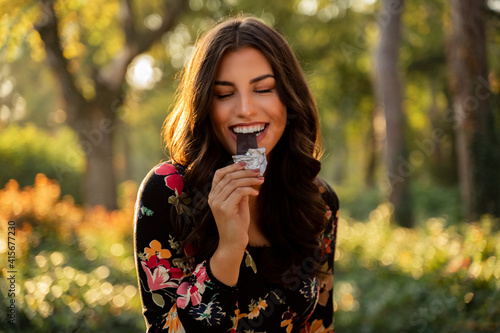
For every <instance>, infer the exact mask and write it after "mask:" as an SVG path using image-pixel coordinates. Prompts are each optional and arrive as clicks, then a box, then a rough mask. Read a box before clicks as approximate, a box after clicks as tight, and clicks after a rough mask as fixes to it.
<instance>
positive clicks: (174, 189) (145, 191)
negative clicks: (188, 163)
mask: <svg viewBox="0 0 500 333" xmlns="http://www.w3.org/2000/svg"><path fill="white" fill-rule="evenodd" d="M182 174H183V168H182V167H180V166H178V165H174V164H172V163H169V162H163V163H160V164H157V165H156V166H154V167H153V168H152V169H151V170H150V171H149V172H148V174H147V175H146V177H144V180H143V181H142V183H141V186H140V189H139V195H140V196H141V197H150V196H152V197H156V198H158V196H159V195H160V196H165V195H175V196H180V195H181V194H182V192H183V190H184V179H183V176H182Z"/></svg>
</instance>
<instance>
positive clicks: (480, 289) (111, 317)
mask: <svg viewBox="0 0 500 333" xmlns="http://www.w3.org/2000/svg"><path fill="white" fill-rule="evenodd" d="M119 192H120V200H119V202H120V209H119V210H116V211H113V212H107V211H106V210H104V209H103V208H100V207H97V208H94V209H91V210H84V209H82V208H81V207H80V206H78V205H75V203H74V200H73V199H72V197H70V196H63V197H62V198H61V190H60V187H59V184H58V183H57V182H56V181H53V180H49V179H48V178H47V177H46V176H44V175H42V174H38V175H37V176H36V178H35V184H34V186H28V187H25V188H24V189H21V188H20V187H19V185H18V183H17V182H16V181H14V180H10V181H9V182H8V183H7V184H6V186H5V188H3V189H1V190H0V231H1V234H2V235H5V234H6V233H7V226H8V221H10V220H12V221H15V222H16V229H17V230H16V262H15V264H16V270H17V275H16V278H17V281H16V283H17V286H16V292H17V293H18V294H17V295H16V302H17V318H16V319H17V320H16V321H17V328H16V329H17V331H18V332H42V333H43V332H95V331H99V332H104V331H107V332H120V333H127V332H143V331H144V329H145V326H144V320H143V318H142V315H141V305H140V298H139V291H138V288H137V279H136V273H135V268H134V255H133V240H132V237H133V225H132V221H133V205H134V201H135V195H136V192H137V186H136V184H135V183H133V182H125V183H123V184H121V186H120V189H119ZM390 212H391V210H390V206H388V205H386V204H384V205H380V206H378V207H377V208H376V209H375V210H373V211H372V212H371V213H370V215H369V217H368V218H367V221H366V222H360V221H358V220H355V219H351V218H347V217H345V216H344V215H343V214H341V219H340V221H339V229H338V243H337V244H338V246H337V251H336V254H335V257H336V266H335V279H336V281H335V292H334V301H335V302H334V306H335V311H336V314H335V318H336V330H337V331H338V332H353V333H356V332H360V333H361V332H398V333H404V332H406V333H410V332H431V333H432V332H447V333H449V332H498V331H500V325H499V322H498V318H499V317H500V308H499V307H498V304H500V293H499V290H500V282H499V281H500V260H499V258H500V232H499V231H498V225H499V221H498V220H493V219H491V218H489V217H484V218H483V219H482V220H481V221H479V222H477V223H471V224H454V225H448V223H447V220H445V219H444V218H441V217H440V218H431V219H428V220H427V221H424V222H421V223H419V225H420V226H419V227H418V228H415V229H405V228H401V227H397V226H394V225H392V224H390V223H389V215H390ZM6 252H7V242H6V237H2V238H1V239H0V257H1V264H2V266H1V267H2V278H1V279H0V291H1V293H2V297H0V315H1V316H2V317H3V318H6V314H5V311H6V309H7V302H9V300H10V298H9V297H7V289H8V286H7V279H6V276H5V275H6V274H7V269H6V267H8V266H7V254H6ZM3 331H5V332H10V331H14V330H13V327H12V326H10V325H8V324H7V322H6V320H2V321H0V332H3Z"/></svg>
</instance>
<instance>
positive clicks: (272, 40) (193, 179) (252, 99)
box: [135, 17, 338, 333]
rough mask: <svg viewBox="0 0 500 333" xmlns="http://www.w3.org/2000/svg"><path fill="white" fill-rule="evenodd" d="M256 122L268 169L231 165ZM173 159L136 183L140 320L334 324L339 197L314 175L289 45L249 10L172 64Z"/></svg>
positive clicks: (159, 325)
mask: <svg viewBox="0 0 500 333" xmlns="http://www.w3.org/2000/svg"><path fill="white" fill-rule="evenodd" d="M242 132H254V133H255V135H256V141H257V145H258V147H259V148H265V154H266V158H267V161H268V167H267V170H266V171H265V173H264V175H263V176H262V175H260V173H261V171H260V170H259V169H256V170H252V169H245V163H242V162H239V163H233V161H232V159H231V156H232V155H235V154H236V148H237V147H236V145H237V137H239V134H237V133H242ZM163 134H164V137H165V141H166V144H167V148H168V150H169V155H170V158H171V161H170V162H168V163H163V164H160V165H158V166H157V167H155V168H154V169H153V170H151V172H150V173H149V174H148V176H147V177H146V178H145V180H144V181H143V183H142V185H141V189H140V190H139V195H138V200H137V205H136V217H135V227H136V234H135V237H136V244H135V246H136V258H137V270H138V275H139V285H140V288H141V296H142V302H143V307H144V316H145V317H146V322H147V326H148V331H150V332H160V331H161V332H288V333H290V332H333V301H332V289H333V254H334V250H335V235H336V225H337V216H338V199H337V196H336V195H335V193H334V192H333V190H332V189H331V188H330V187H329V186H328V185H327V184H326V183H324V182H323V181H321V180H320V179H319V178H318V177H317V175H318V173H319V171H320V167H321V164H320V162H319V161H318V159H317V158H318V155H319V124H318V112H317V109H316V105H315V102H314V99H313V97H312V95H311V93H310V90H309V88H308V86H307V84H306V82H305V79H304V76H303V73H302V70H301V68H300V66H299V64H298V62H297V60H296V58H295V56H294V54H293V52H292V51H291V49H290V47H289V45H288V44H287V43H286V41H285V40H284V39H283V37H282V36H280V35H279V34H278V33H277V32H276V31H275V30H274V29H272V28H270V27H268V26H267V25H265V24H264V23H262V22H260V21H259V20H257V19H255V18H250V17H245V18H243V17H237V18H232V19H229V20H227V21H225V22H223V23H220V24H218V25H217V26H216V27H214V28H213V29H212V30H211V31H209V32H208V33H207V34H206V35H205V36H204V37H203V38H202V39H201V40H200V41H199V42H198V43H197V47H196V50H195V52H194V54H193V56H192V58H191V60H190V62H189V63H188V65H187V66H186V68H185V69H184V72H183V73H182V80H181V85H180V87H179V90H178V94H177V101H176V104H175V106H174V108H173V110H172V112H171V114H170V115H169V116H168V118H167V120H166V122H165V126H164V133H163Z"/></svg>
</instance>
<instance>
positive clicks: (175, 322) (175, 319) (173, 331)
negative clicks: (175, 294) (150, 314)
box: [163, 303, 186, 333]
mask: <svg viewBox="0 0 500 333" xmlns="http://www.w3.org/2000/svg"><path fill="white" fill-rule="evenodd" d="M163 328H164V329H166V328H168V332H169V333H186V331H185V330H184V327H183V326H182V323H181V320H180V319H179V314H178V313H177V305H176V304H175V303H174V306H172V309H170V312H169V313H168V315H167V318H166V322H165V325H164V326H163Z"/></svg>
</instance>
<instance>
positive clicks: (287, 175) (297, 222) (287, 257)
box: [163, 16, 326, 284]
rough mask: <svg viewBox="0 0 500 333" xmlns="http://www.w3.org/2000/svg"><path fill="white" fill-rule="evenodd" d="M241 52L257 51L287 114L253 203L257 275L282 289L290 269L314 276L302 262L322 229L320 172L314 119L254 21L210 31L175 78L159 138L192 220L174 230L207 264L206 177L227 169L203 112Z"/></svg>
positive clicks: (287, 63) (213, 232) (285, 63)
mask: <svg viewBox="0 0 500 333" xmlns="http://www.w3.org/2000/svg"><path fill="white" fill-rule="evenodd" d="M245 47H253V48H255V49H257V50H259V51H260V52H262V53H263V54H264V56H265V57H266V58H267V60H268V61H269V63H270V65H271V67H272V70H273V74H274V76H275V78H276V89H277V92H278V94H279V97H280V99H281V101H282V102H283V103H284V104H285V105H286V107H287V120H288V121H287V126H286V129H285V131H284V133H283V135H282V137H281V139H280V140H279V142H278V143H277V145H276V147H274V149H273V154H272V156H271V158H270V161H268V162H269V164H268V168H267V172H266V180H265V181H264V183H263V185H262V187H261V189H260V194H259V196H258V198H257V209H259V221H258V223H260V227H261V230H262V231H263V233H264V235H265V237H266V238H267V239H268V240H269V241H270V242H271V247H269V248H266V249H265V251H266V255H265V256H263V258H264V260H263V261H262V262H261V263H259V265H260V271H261V272H262V273H263V274H264V276H266V278H267V279H268V280H269V281H272V282H277V283H282V284H285V283H284V281H283V274H284V272H286V271H287V270H288V271H290V269H291V268H292V267H295V270H294V271H295V272H296V273H297V272H299V271H297V268H298V269H299V270H300V272H301V273H297V274H306V275H307V276H313V275H317V274H318V272H319V267H318V265H316V266H315V265H313V267H310V264H311V260H310V259H311V258H315V257H317V252H315V251H317V249H318V240H317V237H318V235H319V233H320V232H321V231H322V230H323V229H324V227H325V223H326V221H325V215H324V214H325V203H324V202H323V200H322V198H321V194H320V193H319V189H318V186H317V185H316V183H315V180H316V177H317V175H318V173H319V171H320V168H321V163H320V161H319V155H320V152H321V147H320V140H319V137H320V136H319V118H318V110H317V107H316V103H315V101H314V98H313V96H312V94H311V92H310V90H309V87H308V85H307V83H306V80H305V78H304V74H303V72H302V69H301V67H300V65H299V63H298V61H297V59H296V57H295V55H294V53H293V51H292V49H291V48H290V46H289V44H288V43H287V42H286V40H285V39H284V38H283V37H282V36H281V35H280V34H279V33H278V32H277V31H276V30H274V29H273V28H271V27H269V26H268V25H266V24H264V23H263V22H261V21H259V20H258V19H256V18H253V17H244V16H238V17H234V18H230V19H227V20H226V21H224V22H222V23H219V24H217V25H216V26H215V27H214V28H213V29H212V30H210V31H209V32H208V33H206V34H205V35H204V36H203V37H202V38H201V39H200V40H199V41H198V43H197V45H196V49H195V51H194V53H193V55H192V57H191V59H190V61H189V63H188V64H187V66H186V67H185V68H184V70H183V72H182V73H181V83H180V86H179V88H178V91H177V99H176V103H175V104H174V107H173V109H172V112H171V113H170V114H169V116H168V117H167V119H166V121H165V124H164V129H163V136H164V139H165V143H166V148H167V149H168V153H169V155H170V158H171V160H172V162H173V163H175V164H178V165H180V166H183V169H184V170H185V171H184V172H185V174H184V180H185V183H186V186H188V189H189V191H190V194H191V196H192V200H193V214H192V216H191V217H190V218H186V217H185V216H184V217H177V224H178V225H177V228H176V230H177V233H178V235H179V236H180V237H182V239H184V240H185V241H184V243H185V244H187V243H191V244H192V245H193V247H194V250H195V252H194V255H193V256H194V259H195V261H196V262H201V261H202V260H206V259H209V258H210V257H211V256H212V254H213V253H214V251H215V249H216V248H217V243H218V232H217V227H216V224H215V221H214V218H213V215H212V212H211V210H210V207H209V206H208V204H207V198H208V193H209V192H210V188H211V183H212V178H213V175H214V172H215V171H216V170H217V169H219V168H222V167H224V166H227V165H229V164H230V163H232V161H231V156H230V155H229V153H228V152H227V151H226V150H225V149H224V148H223V146H222V145H221V143H220V142H219V141H218V140H217V138H216V136H215V133H214V132H213V129H212V125H211V121H210V115H209V112H210V108H211V105H212V98H213V96H214V92H213V91H214V81H215V74H216V70H217V66H218V64H219V62H220V60H221V59H222V57H223V56H224V55H225V54H226V53H227V52H233V51H237V50H240V49H242V48H245ZM173 215H174V214H173ZM315 254H316V255H315ZM305 262H307V263H308V264H307V265H309V266H308V267H307V268H306V267H305V265H304V263H305Z"/></svg>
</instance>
